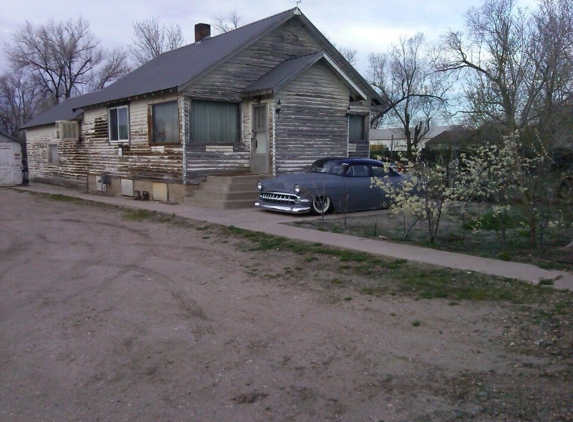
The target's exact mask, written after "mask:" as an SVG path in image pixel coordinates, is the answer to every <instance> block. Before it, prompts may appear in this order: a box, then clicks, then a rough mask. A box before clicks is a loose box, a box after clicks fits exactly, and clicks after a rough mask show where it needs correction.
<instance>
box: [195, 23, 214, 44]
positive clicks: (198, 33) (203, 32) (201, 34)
mask: <svg viewBox="0 0 573 422" xmlns="http://www.w3.org/2000/svg"><path fill="white" fill-rule="evenodd" d="M210 36H211V25H209V24H208V23H198V24H197V25H195V42H199V41H201V40H202V39H203V38H207V37H210Z"/></svg>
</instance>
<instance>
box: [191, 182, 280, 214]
mask: <svg viewBox="0 0 573 422" xmlns="http://www.w3.org/2000/svg"><path fill="white" fill-rule="evenodd" d="M268 177H270V176H266V175H258V174H249V175H231V176H208V177H207V179H206V181H205V182H203V183H201V184H200V186H199V187H198V188H197V189H195V190H193V192H192V196H188V197H187V198H185V203H186V204H188V205H195V206H199V207H205V208H215V209H237V208H250V207H252V206H254V203H255V201H256V198H257V196H258V194H259V191H258V189H257V182H258V181H259V180H262V179H265V178H268Z"/></svg>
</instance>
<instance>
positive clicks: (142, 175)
mask: <svg viewBox="0 0 573 422" xmlns="http://www.w3.org/2000/svg"><path fill="white" fill-rule="evenodd" d="M177 99H178V97H176V96H164V97H152V98H144V99H138V100H133V101H131V102H130V103H129V124H130V145H129V147H128V148H121V147H120V146H119V145H113V144H110V143H109V138H108V123H107V107H96V108H92V109H87V110H86V111H85V114H84V124H83V131H84V144H85V149H86V152H87V154H88V156H89V173H90V174H100V173H108V174H109V175H110V176H117V177H122V178H128V179H146V180H155V181H166V182H181V183H182V182H183V145H184V144H183V142H182V139H183V136H184V127H182V122H183V121H184V119H185V118H186V116H185V114H184V113H185V107H182V103H183V100H181V101H180V108H179V109H180V117H179V121H180V124H179V127H180V140H179V142H178V143H174V144H166V145H161V146H154V145H150V143H149V139H148V122H147V119H148V105H149V104H153V103H161V102H166V101H173V100H177ZM120 148H121V156H120V154H119V150H120Z"/></svg>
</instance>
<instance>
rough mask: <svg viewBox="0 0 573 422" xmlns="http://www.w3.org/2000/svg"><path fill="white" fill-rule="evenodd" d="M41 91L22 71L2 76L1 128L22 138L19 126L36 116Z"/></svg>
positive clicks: (0, 91)
mask: <svg viewBox="0 0 573 422" xmlns="http://www.w3.org/2000/svg"><path fill="white" fill-rule="evenodd" d="M40 99H41V96H40V92H39V90H38V89H37V87H36V85H35V84H34V83H32V82H31V81H30V80H29V78H26V77H25V76H24V74H23V72H22V71H16V72H10V73H5V74H3V75H2V76H0V129H1V130H2V131H4V132H6V133H8V134H10V135H12V136H14V137H16V138H20V135H21V134H20V131H19V128H20V127H21V126H22V125H23V124H24V123H25V122H27V121H28V120H30V119H31V118H32V117H34V114H35V111H36V108H37V106H38V103H39V100H40Z"/></svg>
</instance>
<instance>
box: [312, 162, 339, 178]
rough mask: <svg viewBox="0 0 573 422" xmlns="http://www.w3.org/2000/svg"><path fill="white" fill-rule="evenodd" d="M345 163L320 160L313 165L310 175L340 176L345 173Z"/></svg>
mask: <svg viewBox="0 0 573 422" xmlns="http://www.w3.org/2000/svg"><path fill="white" fill-rule="evenodd" d="M343 166H344V163H343V162H341V161H328V160H318V161H315V162H314V163H312V165H311V166H310V168H309V169H308V172H309V173H328V174H334V175H336V176H340V175H341V174H342V173H343V172H344V167H343Z"/></svg>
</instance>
